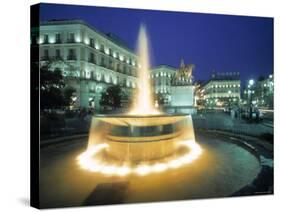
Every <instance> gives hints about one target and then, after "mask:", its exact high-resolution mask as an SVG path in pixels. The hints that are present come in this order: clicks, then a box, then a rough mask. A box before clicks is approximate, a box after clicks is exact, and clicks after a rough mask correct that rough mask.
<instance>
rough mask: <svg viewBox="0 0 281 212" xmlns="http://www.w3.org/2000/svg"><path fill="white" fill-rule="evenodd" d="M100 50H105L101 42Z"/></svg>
mask: <svg viewBox="0 0 281 212" xmlns="http://www.w3.org/2000/svg"><path fill="white" fill-rule="evenodd" d="M100 50H101V51H102V52H105V48H104V45H103V44H101V47H100Z"/></svg>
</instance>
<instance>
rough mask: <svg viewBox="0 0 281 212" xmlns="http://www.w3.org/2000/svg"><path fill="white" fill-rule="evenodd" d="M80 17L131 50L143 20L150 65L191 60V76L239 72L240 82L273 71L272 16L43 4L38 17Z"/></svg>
mask: <svg viewBox="0 0 281 212" xmlns="http://www.w3.org/2000/svg"><path fill="white" fill-rule="evenodd" d="M50 19H81V20H84V21H86V22H87V23H89V24H90V25H92V26H94V27H95V28H97V29H98V30H99V31H102V32H105V33H107V32H112V33H114V34H116V35H117V36H118V37H120V38H121V39H122V40H124V41H125V42H126V43H127V44H128V46H129V47H130V48H132V49H135V48H136V40H137V36H138V31H139V27H140V24H141V23H144V24H145V25H146V28H147V31H148V35H149V40H150V48H151V52H150V56H151V59H150V60H151V65H152V66H157V65H161V64H166V65H170V66H173V67H176V68H177V67H179V63H180V59H181V58H183V59H184V61H185V62H186V63H193V64H195V70H194V72H193V73H194V77H195V80H207V79H209V78H210V75H211V73H212V70H215V71H217V72H240V75H241V80H242V81H243V82H245V81H247V80H249V79H250V78H254V79H258V77H259V76H261V75H263V76H268V75H269V74H271V73H273V19H272V18H264V17H248V16H227V15H213V14H212V15H211V14H209V15H208V14H201V13H183V12H167V11H153V10H135V9H117V8H105V7H93V6H89V7H87V6H70V5H59V4H41V21H47V20H50Z"/></svg>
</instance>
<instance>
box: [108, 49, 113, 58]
mask: <svg viewBox="0 0 281 212" xmlns="http://www.w3.org/2000/svg"><path fill="white" fill-rule="evenodd" d="M108 51H109V55H110V56H112V49H111V48H109V49H108Z"/></svg>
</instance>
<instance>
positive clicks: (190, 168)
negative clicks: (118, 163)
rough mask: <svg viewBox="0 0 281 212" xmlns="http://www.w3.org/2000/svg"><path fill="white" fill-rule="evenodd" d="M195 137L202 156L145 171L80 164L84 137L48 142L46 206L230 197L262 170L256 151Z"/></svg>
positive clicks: (43, 160)
mask: <svg viewBox="0 0 281 212" xmlns="http://www.w3.org/2000/svg"><path fill="white" fill-rule="evenodd" d="M196 137H197V141H198V143H199V144H200V145H201V146H202V148H203V154H202V156H201V157H200V158H199V159H198V160H197V161H195V162H193V163H192V164H189V165H187V166H185V167H183V168H180V169H176V170H172V171H171V170H170V171H167V172H164V173H161V174H151V175H148V176H145V177H137V176H130V177H124V178H120V177H105V176H103V175H101V174H93V173H90V172H87V171H85V170H82V169H80V167H79V166H78V165H77V164H76V162H75V158H76V157H77V155H79V154H80V153H81V152H82V151H84V150H85V148H86V145H87V140H86V139H83V138H81V139H77V140H72V141H69V142H64V143H60V144H56V145H55V144H52V145H48V146H45V147H43V148H42V151H41V163H40V165H41V172H40V201H41V207H43V208H45V207H60V206H61V207H62V206H81V205H98V204H115V203H133V202H145V201H167V200H182V199H194V198H211V197H227V196H231V195H232V194H233V193H235V192H238V191H241V189H242V188H244V187H245V186H247V185H249V184H251V183H252V182H253V180H254V179H256V178H257V176H258V175H259V173H260V171H261V168H262V166H261V165H260V162H259V158H257V157H256V156H255V155H254V154H252V153H253V152H251V151H248V150H246V149H244V148H242V147H241V146H239V145H236V144H235V142H233V141H231V140H230V139H229V138H227V137H226V136H220V135H211V134H206V133H200V132H198V133H196ZM264 151H266V150H264ZM268 157H270V156H268ZM252 192H253V193H254V190H253V191H252Z"/></svg>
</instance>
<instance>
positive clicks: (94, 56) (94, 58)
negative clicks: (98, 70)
mask: <svg viewBox="0 0 281 212" xmlns="http://www.w3.org/2000/svg"><path fill="white" fill-rule="evenodd" d="M89 62H90V63H96V55H95V54H94V53H90V58H89Z"/></svg>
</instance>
